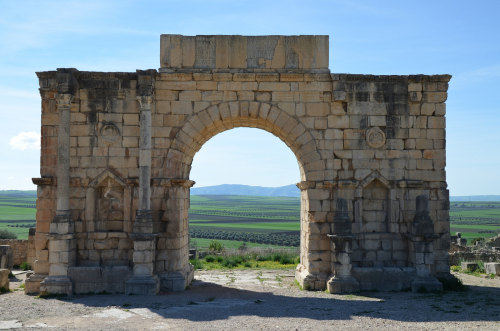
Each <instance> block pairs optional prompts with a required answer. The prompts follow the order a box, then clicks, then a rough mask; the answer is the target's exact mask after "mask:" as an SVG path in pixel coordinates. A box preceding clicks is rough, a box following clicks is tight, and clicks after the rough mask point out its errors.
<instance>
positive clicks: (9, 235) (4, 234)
mask: <svg viewBox="0 0 500 331" xmlns="http://www.w3.org/2000/svg"><path fill="white" fill-rule="evenodd" d="M0 239H17V234H15V233H14V232H10V231H9V230H6V229H2V230H0Z"/></svg>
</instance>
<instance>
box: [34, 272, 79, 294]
mask: <svg viewBox="0 0 500 331" xmlns="http://www.w3.org/2000/svg"><path fill="white" fill-rule="evenodd" d="M47 294H66V295H71V294H73V283H72V282H71V279H69V277H68V276H49V277H47V278H45V279H44V280H43V281H42V282H41V283H40V295H47Z"/></svg>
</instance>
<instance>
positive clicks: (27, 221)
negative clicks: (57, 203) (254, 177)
mask: <svg viewBox="0 0 500 331" xmlns="http://www.w3.org/2000/svg"><path fill="white" fill-rule="evenodd" d="M35 215H36V191H0V230H8V231H10V232H13V233H15V234H16V235H17V238H18V239H28V232H29V228H30V227H34V226H35Z"/></svg>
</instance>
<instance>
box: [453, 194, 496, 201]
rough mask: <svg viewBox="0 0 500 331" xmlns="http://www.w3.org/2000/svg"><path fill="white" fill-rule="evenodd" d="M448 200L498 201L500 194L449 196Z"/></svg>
mask: <svg viewBox="0 0 500 331" xmlns="http://www.w3.org/2000/svg"><path fill="white" fill-rule="evenodd" d="M450 201H500V195H464V196H451V197H450Z"/></svg>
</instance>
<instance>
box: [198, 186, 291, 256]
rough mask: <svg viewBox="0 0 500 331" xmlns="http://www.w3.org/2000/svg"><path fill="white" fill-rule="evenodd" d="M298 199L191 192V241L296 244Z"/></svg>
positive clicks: (269, 244)
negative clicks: (192, 193) (214, 240)
mask: <svg viewBox="0 0 500 331" xmlns="http://www.w3.org/2000/svg"><path fill="white" fill-rule="evenodd" d="M299 219H300V199H299V198H289V197H255V196H237V195H193V196H191V208H190V209H189V233H190V235H191V240H198V239H201V238H204V239H217V240H230V241H232V242H236V243H237V244H235V245H237V246H239V245H241V243H243V242H246V243H250V244H261V245H263V246H266V247H273V246H274V247H275V246H295V247H297V246H299V244H300V222H299Z"/></svg>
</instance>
